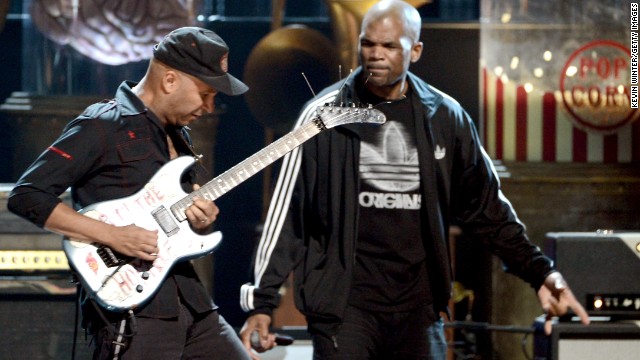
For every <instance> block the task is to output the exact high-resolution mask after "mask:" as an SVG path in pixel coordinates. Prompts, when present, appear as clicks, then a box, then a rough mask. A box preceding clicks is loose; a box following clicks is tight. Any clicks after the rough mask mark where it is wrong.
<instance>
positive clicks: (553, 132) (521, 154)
mask: <svg viewBox="0 0 640 360" xmlns="http://www.w3.org/2000/svg"><path fill="white" fill-rule="evenodd" d="M480 91H481V94H480V96H481V99H482V100H481V104H482V105H481V106H482V109H481V114H482V118H483V119H482V135H483V137H484V144H485V148H486V150H487V152H488V153H489V155H491V156H492V157H493V158H494V159H498V160H507V161H532V162H536V161H546V162H594V163H598V162H600V163H628V162H638V161H640V121H634V122H631V123H629V124H626V125H624V126H622V127H620V128H619V129H618V131H617V132H615V133H613V134H601V133H598V132H587V131H584V130H582V129H580V128H577V127H575V126H574V124H573V122H572V121H571V118H570V116H571V115H570V114H569V113H568V112H567V111H566V110H565V108H564V103H563V101H562V95H561V93H560V91H555V92H545V93H540V92H535V91H534V92H530V93H527V92H526V91H525V89H524V87H523V86H522V85H518V84H515V83H514V82H511V81H506V82H505V81H502V80H501V79H500V78H499V77H497V76H495V75H494V74H492V73H491V71H488V70H487V69H483V70H482V78H481V89H480Z"/></svg>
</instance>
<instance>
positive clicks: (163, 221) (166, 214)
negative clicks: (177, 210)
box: [151, 206, 180, 236]
mask: <svg viewBox="0 0 640 360" xmlns="http://www.w3.org/2000/svg"><path fill="white" fill-rule="evenodd" d="M151 216H153V218H154V219H155V221H156V222H157V223H158V225H160V228H162V231H164V233H165V234H167V236H172V235H175V234H176V233H177V232H178V231H179V230H180V227H179V226H178V223H176V222H175V221H174V219H173V215H172V214H171V212H170V211H169V210H167V208H165V207H164V206H160V207H159V208H157V209H155V210H153V212H151Z"/></svg>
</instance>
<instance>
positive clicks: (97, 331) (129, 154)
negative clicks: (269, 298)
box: [8, 27, 249, 359]
mask: <svg viewBox="0 0 640 360" xmlns="http://www.w3.org/2000/svg"><path fill="white" fill-rule="evenodd" d="M228 54H229V48H228V47H227V45H226V44H225V42H224V41H223V40H222V39H221V38H220V37H219V36H218V35H217V34H215V33H214V32H213V31H210V30H206V29H202V28H196V27H184V28H179V29H176V30H174V31H172V32H171V33H170V34H168V35H167V36H166V37H165V38H164V39H163V40H162V41H161V42H160V43H158V44H156V45H155V46H154V48H153V58H152V59H151V60H150V62H149V66H148V70H147V72H146V74H145V75H144V77H143V78H142V79H141V80H140V81H139V82H138V83H135V82H130V81H124V82H123V83H122V84H121V85H120V87H119V88H118V90H117V92H116V94H115V97H114V98H113V99H111V100H108V101H103V102H100V103H97V104H93V105H91V106H89V107H88V108H87V109H86V110H85V111H84V112H83V113H82V114H81V115H79V116H78V117H77V118H75V119H74V120H72V121H71V122H70V123H69V124H68V125H67V126H66V127H65V129H64V131H63V133H62V135H61V136H60V137H59V138H58V139H57V140H56V141H55V142H54V143H53V144H52V145H51V146H49V147H48V148H47V149H45V151H44V152H43V153H42V154H41V155H40V157H38V159H37V160H36V161H35V162H34V163H33V164H32V165H31V166H30V167H29V168H28V169H27V171H26V172H25V173H24V175H23V176H22V177H21V178H20V179H19V180H18V182H17V183H16V186H15V188H14V189H13V191H12V192H11V195H10V197H9V200H8V208H9V209H10V210H11V211H12V212H14V213H16V214H18V215H20V216H22V217H24V218H26V219H27V220H29V221H31V222H33V223H34V224H36V225H37V226H39V227H42V228H45V229H47V230H50V231H52V232H56V233H60V234H63V235H65V236H67V237H69V238H72V239H78V240H85V241H90V242H95V243H97V244H103V245H105V246H107V247H109V248H110V249H112V250H114V251H116V252H117V253H120V254H122V255H125V256H130V257H135V258H139V259H143V260H148V261H153V260H154V259H155V257H156V256H157V255H156V254H157V253H158V251H159V249H158V233H157V230H155V231H150V230H147V229H143V228H140V227H137V226H135V225H129V226H121V227H116V226H113V225H109V224H106V223H103V222H100V221H97V220H94V219H91V218H89V217H87V216H84V215H81V214H79V213H78V212H77V210H79V209H81V208H84V207H86V206H89V205H91V204H95V203H98V202H101V201H106V200H112V199H119V198H123V197H126V196H130V195H132V194H134V193H136V192H137V191H139V190H140V189H141V188H142V187H143V186H144V185H145V184H146V182H147V181H149V179H151V177H152V176H153V175H154V174H155V173H156V172H157V171H158V169H160V167H161V166H162V165H164V164H165V163H167V162H168V161H169V160H171V159H173V158H176V157H177V156H179V155H184V154H192V151H191V142H190V139H189V135H188V133H187V126H188V125H189V124H191V123H192V122H193V121H195V120H197V119H198V118H199V117H200V116H202V115H205V114H207V113H211V112H213V111H214V106H215V105H214V98H215V96H216V95H217V94H218V92H222V93H224V94H227V95H240V94H242V93H244V92H245V91H247V90H248V87H247V86H246V85H245V84H243V83H242V82H241V81H240V80H238V79H237V78H235V77H233V76H232V75H230V74H229V73H227V67H228ZM194 168H195V170H191V171H190V172H189V173H188V174H186V175H185V176H184V177H183V182H184V184H183V188H185V186H186V188H185V191H189V192H190V191H191V188H192V187H193V189H197V185H194V184H195V177H196V175H197V174H196V173H197V170H198V169H197V167H194ZM67 188H71V196H72V202H73V208H71V207H69V206H67V205H66V204H64V203H63V202H62V201H61V200H60V198H59V195H60V194H62V193H63V192H64V191H65V190H66V189H67ZM218 212H219V210H218V208H217V206H216V205H215V204H214V203H213V202H211V201H208V200H205V199H199V198H195V199H194V201H193V205H191V206H190V208H189V209H187V210H186V211H185V213H186V216H187V219H188V221H189V224H190V225H191V227H192V228H193V230H194V231H196V232H198V233H208V232H211V231H212V227H213V226H212V225H213V222H214V221H215V220H216V216H217V215H218ZM132 222H133V220H132ZM83 297H84V299H82V300H83V301H82V303H83V325H84V326H85V329H86V330H87V331H88V332H89V333H91V334H93V335H94V339H93V342H92V343H93V345H94V347H95V348H94V356H93V358H94V359H181V358H182V359H191V358H198V359H249V355H248V354H247V352H246V351H245V350H244V348H243V346H242V344H241V342H240V341H239V338H238V337H237V335H236V334H235V332H234V330H233V329H232V328H231V326H230V325H229V324H228V323H227V322H226V321H225V320H224V319H223V318H222V316H220V315H219V314H218V312H217V307H216V305H215V304H214V303H213V301H212V299H211V297H210V296H209V295H208V293H207V291H206V289H205V288H204V286H203V285H202V283H201V282H200V280H199V279H198V277H197V275H196V273H195V271H194V268H193V266H192V265H191V264H190V263H189V262H188V261H185V262H180V263H178V264H176V266H174V267H173V269H172V270H171V271H170V273H169V274H168V276H167V278H166V280H165V281H164V283H163V284H162V286H161V287H160V288H159V290H158V292H157V293H156V294H155V296H154V297H153V298H152V299H150V301H149V302H147V303H146V304H144V305H143V306H141V307H139V308H136V309H135V310H130V311H126V312H123V313H116V312H109V311H107V310H105V309H104V308H102V307H100V306H99V305H97V304H96V303H95V302H94V301H93V300H92V299H90V298H86V296H83Z"/></svg>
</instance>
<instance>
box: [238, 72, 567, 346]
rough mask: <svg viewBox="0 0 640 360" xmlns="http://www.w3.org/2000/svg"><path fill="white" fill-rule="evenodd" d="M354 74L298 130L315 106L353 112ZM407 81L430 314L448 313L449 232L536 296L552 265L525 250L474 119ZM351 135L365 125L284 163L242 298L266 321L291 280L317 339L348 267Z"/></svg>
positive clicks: (354, 164) (336, 310)
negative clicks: (459, 234) (456, 229)
mask: <svg viewBox="0 0 640 360" xmlns="http://www.w3.org/2000/svg"><path fill="white" fill-rule="evenodd" d="M360 71H361V69H360V68H358V69H357V70H356V71H354V73H353V74H352V77H351V78H350V79H349V80H347V82H346V84H344V82H340V83H337V84H334V85H333V86H330V87H329V88H327V89H325V90H324V91H323V92H322V93H321V94H319V95H318V96H317V97H316V98H315V99H313V100H312V101H311V102H310V103H308V104H307V106H305V108H304V110H303V112H302V114H301V116H300V118H299V120H298V124H297V125H296V126H299V124H300V123H302V122H306V121H309V120H310V119H311V118H313V116H314V115H315V108H316V106H318V105H324V104H325V103H330V102H333V101H335V102H336V103H340V102H345V103H356V104H357V103H358V99H357V98H356V97H357V95H356V94H355V91H354V89H353V87H354V83H355V81H354V80H353V79H354V78H355V77H356V76H358V75H359V73H360ZM408 81H409V83H410V86H411V87H412V88H413V90H414V93H415V96H414V98H415V99H416V100H415V101H414V103H413V108H414V114H415V116H416V129H415V135H416V144H417V148H418V154H419V155H418V156H419V162H420V178H421V182H420V191H421V193H422V209H421V218H422V222H421V226H422V227H423V230H424V231H423V234H424V238H423V239H422V240H423V243H424V246H425V250H426V254H427V260H426V263H427V266H428V267H429V269H428V273H429V275H430V279H429V284H430V285H431V288H430V291H431V293H432V295H433V301H434V304H433V305H434V309H435V311H436V312H439V311H446V308H447V303H448V300H449V298H450V296H451V283H452V275H451V262H450V256H449V247H448V235H449V225H450V224H451V223H453V222H455V224H457V225H459V226H460V227H461V228H462V229H463V232H464V234H465V236H470V237H472V238H473V239H476V240H477V241H481V242H482V243H483V244H484V245H485V247H486V248H487V249H488V250H489V251H491V252H492V253H494V254H495V255H497V256H499V258H500V259H501V260H502V261H503V262H504V264H505V266H506V268H507V270H508V271H509V272H511V273H513V274H515V275H517V276H519V277H520V278H522V279H523V280H525V281H527V282H528V283H530V284H531V285H532V286H533V287H534V288H535V289H537V288H539V287H540V286H541V285H542V283H543V282H544V278H545V277H546V276H547V275H548V274H549V273H551V272H552V271H554V269H553V264H552V262H551V260H550V259H549V258H547V257H546V256H544V255H543V254H542V252H541V251H540V249H539V248H538V247H536V246H535V245H534V244H532V243H531V242H530V241H529V239H528V237H527V235H526V231H525V227H524V225H523V224H522V223H521V222H520V221H519V220H518V218H517V216H516V213H515V211H514V210H513V208H512V207H511V204H510V203H509V202H508V200H507V199H506V198H505V197H504V195H503V194H502V192H501V190H500V183H499V179H498V176H497V174H496V172H495V169H494V167H493V164H492V162H491V159H489V157H488V156H487V154H486V153H485V151H484V149H483V148H482V145H481V143H480V138H479V137H478V134H477V131H476V128H475V126H474V124H473V122H472V120H471V118H470V117H469V116H468V114H467V113H466V112H465V111H464V110H463V108H462V107H461V106H460V105H459V104H458V103H457V102H456V101H455V100H454V99H452V98H451V97H449V96H447V95H446V94H443V93H442V92H440V91H438V90H437V89H435V88H433V87H432V86H430V85H428V84H427V83H425V82H424V81H422V80H421V79H419V78H418V77H417V76H415V75H413V74H412V73H409V75H408ZM343 84H344V86H343ZM339 88H342V90H341V91H342V93H338V91H337V90H338V89H339ZM336 94H337V95H336ZM358 126H363V125H359V124H350V125H344V126H340V127H337V128H333V129H329V130H327V131H324V132H321V133H320V134H318V135H317V136H315V137H314V138H312V139H310V140H309V141H307V142H306V143H304V144H303V145H302V148H298V149H297V150H294V151H293V152H291V153H290V154H288V155H287V156H286V157H285V158H284V160H283V164H282V168H281V170H280V174H279V178H278V181H277V183H276V188H275V190H274V195H273V198H272V201H271V204H270V208H269V212H268V215H267V219H266V222H265V224H264V229H263V233H262V236H261V239H260V242H259V244H258V247H257V250H256V253H255V259H254V262H255V264H254V277H255V278H254V283H253V284H245V285H243V286H242V288H241V296H240V302H241V306H242V308H243V309H244V310H245V311H247V312H254V313H267V314H270V313H271V311H272V310H273V309H274V308H275V307H277V305H278V302H279V297H280V296H279V294H278V291H279V289H280V287H281V285H282V284H283V282H284V281H285V280H286V279H287V276H288V274H289V273H290V272H291V271H292V270H294V271H295V272H294V281H295V295H294V297H295V303H296V306H297V308H298V309H299V310H300V311H301V312H302V313H303V314H305V315H306V316H307V319H308V320H310V325H312V326H314V327H315V329H316V330H318V331H322V332H324V333H325V334H327V335H333V333H334V332H335V331H336V327H337V326H338V325H339V324H340V321H341V318H342V314H343V312H344V309H345V307H346V305H347V302H348V295H349V291H350V288H351V279H352V268H353V264H354V262H355V259H354V257H355V249H356V241H357V229H358V223H357V221H358V220H357V219H358V201H357V196H358V195H357V194H358V186H359V185H358V184H359V178H358V177H359V174H358V161H359V152H360V142H359V137H358V136H357V130H358Z"/></svg>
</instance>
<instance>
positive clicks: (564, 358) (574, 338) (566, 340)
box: [534, 317, 640, 360]
mask: <svg viewBox="0 0 640 360" xmlns="http://www.w3.org/2000/svg"><path fill="white" fill-rule="evenodd" d="M543 323H544V318H542V317H541V318H539V319H537V320H536V323H535V324H534V325H535V328H536V329H537V331H536V336H535V339H534V360H602V359H607V360H630V359H637V358H638V356H639V354H640V325H639V323H638V321H630V320H628V321H606V322H598V321H594V322H592V323H591V324H590V325H589V326H584V325H582V324H580V323H572V322H559V323H556V324H554V325H553V330H552V334H551V335H550V336H546V335H544V332H543V331H542V326H543Z"/></svg>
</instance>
